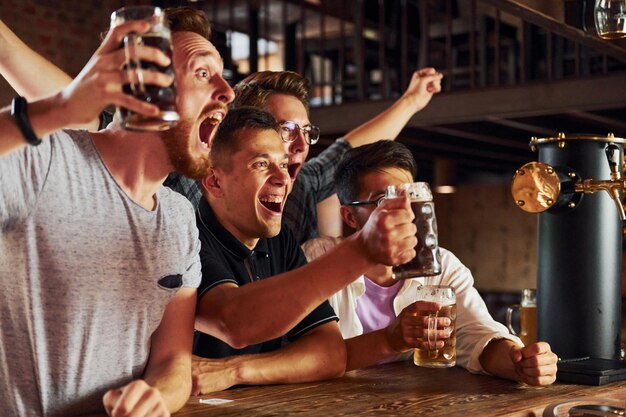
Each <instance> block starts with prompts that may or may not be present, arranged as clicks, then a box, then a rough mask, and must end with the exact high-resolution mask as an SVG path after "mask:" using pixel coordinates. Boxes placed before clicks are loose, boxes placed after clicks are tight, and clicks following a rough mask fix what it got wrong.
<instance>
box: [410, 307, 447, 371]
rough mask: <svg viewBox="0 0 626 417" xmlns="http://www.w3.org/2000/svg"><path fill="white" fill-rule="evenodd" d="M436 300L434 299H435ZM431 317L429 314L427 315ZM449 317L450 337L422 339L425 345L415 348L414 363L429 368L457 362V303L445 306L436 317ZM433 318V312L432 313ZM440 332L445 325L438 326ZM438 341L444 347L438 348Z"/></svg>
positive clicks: (444, 366) (445, 366)
mask: <svg viewBox="0 0 626 417" xmlns="http://www.w3.org/2000/svg"><path fill="white" fill-rule="evenodd" d="M433 301H434V300H433ZM425 316H426V317H429V316H428V314H426V315H425ZM442 317H448V318H449V319H450V326H448V328H449V337H447V338H442V337H439V338H436V340H433V339H434V338H431V340H430V342H429V340H428V338H424V339H421V340H420V341H421V342H422V343H423V346H424V347H421V348H415V350H414V351H413V363H414V364H415V365H417V366H424V367H427V368H449V367H451V366H454V365H455V364H456V303H455V304H451V305H447V306H443V307H442V308H441V310H439V312H438V313H437V315H436V318H442ZM430 318H431V319H432V318H433V317H432V314H431V315H430ZM437 330H438V331H439V332H441V331H442V330H444V328H443V327H441V326H439V327H438V328H437ZM437 342H439V343H441V342H443V347H442V348H437V345H436V344H437Z"/></svg>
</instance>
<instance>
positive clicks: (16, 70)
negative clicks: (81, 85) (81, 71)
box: [0, 20, 72, 101]
mask: <svg viewBox="0 0 626 417" xmlns="http://www.w3.org/2000/svg"><path fill="white" fill-rule="evenodd" d="M0 73H2V76H3V77H4V78H5V79H6V80H7V81H8V83H9V84H11V87H13V88H14V89H15V91H17V93H18V94H19V95H21V96H24V97H26V99H28V101H35V100H39V99H42V98H44V97H49V96H51V95H53V94H56V93H58V92H59V91H61V90H63V89H64V88H65V87H67V86H68V85H69V84H70V83H71V82H72V78H71V77H70V76H69V75H67V74H66V73H65V72H63V71H62V70H61V69H60V68H58V67H57V66H56V65H54V64H53V63H51V62H50V61H48V60H47V59H45V58H44V57H43V56H41V55H39V54H38V53H37V52H35V51H34V50H32V49H31V48H29V47H28V45H26V44H25V43H24V42H22V40H21V39H20V38H18V37H17V36H16V35H15V33H13V32H12V31H11V29H9V28H8V27H7V25H5V24H4V22H3V21H1V20H0Z"/></svg>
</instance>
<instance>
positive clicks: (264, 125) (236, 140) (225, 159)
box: [209, 106, 278, 172]
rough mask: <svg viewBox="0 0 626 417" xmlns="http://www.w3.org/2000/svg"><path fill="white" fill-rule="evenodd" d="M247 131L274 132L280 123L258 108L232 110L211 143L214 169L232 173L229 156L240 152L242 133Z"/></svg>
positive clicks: (211, 160) (210, 158) (211, 159)
mask: <svg viewBox="0 0 626 417" xmlns="http://www.w3.org/2000/svg"><path fill="white" fill-rule="evenodd" d="M246 129H259V130H274V131H276V132H278V123H276V119H274V116H272V115H271V114H270V113H268V112H266V111H265V110H262V109H259V108H256V107H249V106H244V107H239V108H237V109H233V110H230V111H229V112H228V115H227V116H226V117H225V118H224V120H223V121H222V123H220V125H219V127H218V128H217V132H216V133H215V137H214V138H213V140H212V142H211V151H210V152H209V160H210V162H211V166H212V167H216V168H222V169H224V170H225V171H227V172H228V171H230V169H231V166H230V158H229V156H230V155H232V154H234V153H235V152H237V151H238V150H239V144H240V140H241V138H240V135H239V134H240V133H241V132H242V131H243V130H246Z"/></svg>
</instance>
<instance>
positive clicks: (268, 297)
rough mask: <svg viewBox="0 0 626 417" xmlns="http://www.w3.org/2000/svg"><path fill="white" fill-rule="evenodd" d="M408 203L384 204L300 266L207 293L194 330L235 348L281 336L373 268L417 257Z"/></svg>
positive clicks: (200, 305)
mask: <svg viewBox="0 0 626 417" xmlns="http://www.w3.org/2000/svg"><path fill="white" fill-rule="evenodd" d="M408 204H409V203H408V199H392V200H386V201H385V202H384V203H383V204H382V205H381V206H380V207H378V208H377V209H376V210H375V211H374V212H373V214H372V216H371V217H370V219H369V220H368V222H367V224H366V225H365V227H364V228H363V229H361V230H360V231H358V232H357V233H355V234H353V235H352V236H350V237H349V238H347V239H345V240H344V241H343V242H341V243H340V244H338V245H337V246H336V247H335V248H334V249H333V250H331V251H330V252H328V253H327V254H325V255H323V256H321V257H319V258H318V259H316V260H315V261H313V262H311V263H309V264H307V265H304V266H302V267H301V268H298V269H295V270H293V271H289V272H285V273H283V274H280V275H276V276H274V277H272V278H271V279H264V280H261V281H255V282H252V283H250V284H246V285H243V286H241V287H237V286H236V285H235V284H231V283H227V284H222V285H219V286H217V287H215V288H213V289H211V290H210V291H208V292H207V293H206V294H204V296H203V297H202V298H201V299H200V302H199V304H198V313H197V316H196V327H197V328H198V330H200V331H202V332H204V333H206V334H209V335H211V336H214V337H217V338H218V339H220V340H223V341H224V342H226V343H228V344H229V345H230V346H232V347H235V348H241V347H244V346H248V345H251V344H256V343H260V342H262V341H266V340H270V339H274V338H277V337H281V336H282V335H284V334H286V333H287V332H288V331H289V330H291V329H292V328H293V327H294V326H295V325H296V324H297V323H299V322H300V321H301V320H302V319H303V318H304V317H305V316H306V315H307V314H309V313H310V312H311V311H312V310H313V309H314V308H316V307H317V306H318V305H319V304H321V303H322V302H323V301H325V300H326V299H327V298H328V297H330V296H331V295H332V294H334V293H335V292H337V291H339V290H340V289H341V288H343V287H345V286H346V285H347V284H348V283H350V282H351V281H353V280H355V279H356V278H357V277H359V275H361V274H363V273H364V272H365V271H367V270H368V269H369V268H371V267H372V266H373V265H375V264H378V263H383V264H387V265H395V264H401V263H404V262H406V261H408V260H410V259H412V258H413V257H414V256H415V250H414V249H413V248H414V246H415V244H416V243H417V241H416V238H415V235H414V233H415V225H414V224H413V223H411V221H412V219H413V214H412V212H411V211H410V210H408V208H409V206H408ZM203 272H204V274H207V273H210V272H209V271H203Z"/></svg>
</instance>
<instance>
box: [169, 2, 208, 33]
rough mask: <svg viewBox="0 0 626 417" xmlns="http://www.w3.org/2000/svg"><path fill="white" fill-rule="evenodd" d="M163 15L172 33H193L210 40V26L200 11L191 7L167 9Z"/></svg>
mask: <svg viewBox="0 0 626 417" xmlns="http://www.w3.org/2000/svg"><path fill="white" fill-rule="evenodd" d="M165 15H166V16H167V21H168V23H169V26H170V30H171V31H172V33H173V32H193V33H197V34H198V35H200V36H202V37H203V38H205V39H206V40H208V41H210V40H211V24H210V23H209V19H207V16H206V14H205V13H204V12H203V11H202V10H197V9H192V8H191V7H168V8H166V9H165Z"/></svg>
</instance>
